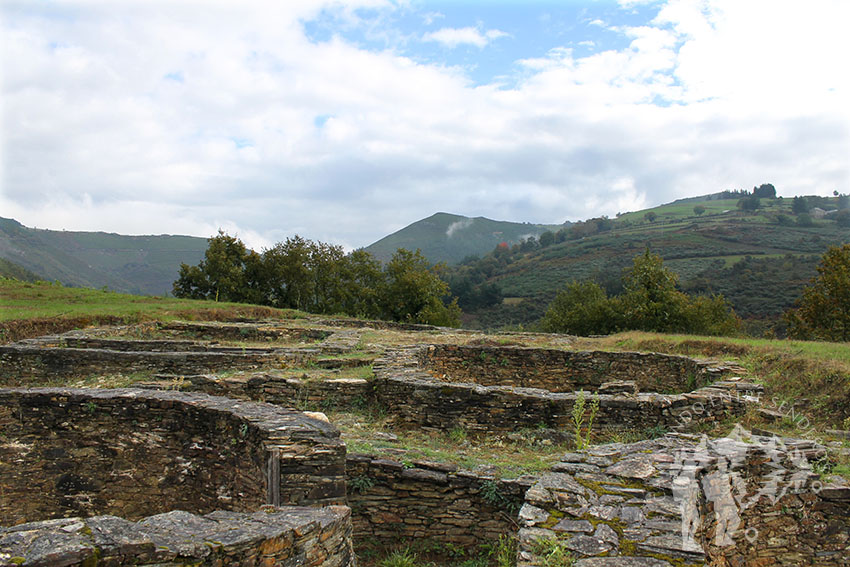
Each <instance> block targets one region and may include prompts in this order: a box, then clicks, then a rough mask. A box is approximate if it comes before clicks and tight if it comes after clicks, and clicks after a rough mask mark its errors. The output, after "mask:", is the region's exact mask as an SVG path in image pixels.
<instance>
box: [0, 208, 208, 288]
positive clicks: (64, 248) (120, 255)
mask: <svg viewBox="0 0 850 567" xmlns="http://www.w3.org/2000/svg"><path fill="white" fill-rule="evenodd" d="M206 249H207V240H206V239H205V238H197V237H193V236H169V235H162V236H122V235H119V234H110V233H104V232H69V231H56V230H39V229H33V228H27V227H25V226H23V225H22V224H21V223H19V222H18V221H16V220H13V219H6V218H0V259H3V260H6V261H7V262H8V263H11V264H12V265H14V266H17V267H19V268H21V269H23V270H24V271H25V272H30V273H32V274H35V275H37V276H38V277H39V278H41V279H45V280H50V281H54V280H58V281H60V282H62V283H63V284H65V285H70V286H78V287H94V288H101V287H108V288H109V289H112V290H115V291H121V292H125V293H133V294H141V295H164V294H166V293H169V292H170V291H171V284H172V282H174V280H176V279H177V273H178V270H179V269H180V264H181V263H182V262H185V263H187V264H197V263H198V262H199V261H200V260H201V259H202V258H203V256H204V252H205V251H206ZM9 269H12V268H9ZM4 273H5V270H4ZM9 275H11V276H13V277H17V276H14V274H11V273H10V274H9ZM18 279H22V278H18Z"/></svg>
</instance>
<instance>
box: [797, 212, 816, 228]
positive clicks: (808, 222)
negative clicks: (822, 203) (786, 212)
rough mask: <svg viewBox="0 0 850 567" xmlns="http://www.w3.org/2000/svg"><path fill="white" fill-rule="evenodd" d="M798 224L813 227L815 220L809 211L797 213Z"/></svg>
mask: <svg viewBox="0 0 850 567" xmlns="http://www.w3.org/2000/svg"><path fill="white" fill-rule="evenodd" d="M797 226H805V227H812V226H815V221H814V219H813V218H812V215H810V214H809V213H800V214H799V215H797Z"/></svg>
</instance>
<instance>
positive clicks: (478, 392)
mask: <svg viewBox="0 0 850 567" xmlns="http://www.w3.org/2000/svg"><path fill="white" fill-rule="evenodd" d="M432 348H435V347H434V346H433V345H432V346H430V347H427V346H426V347H408V348H402V349H397V350H394V351H391V352H388V353H386V354H385V356H384V357H382V358H381V359H378V360H376V361H375V363H374V364H373V372H374V374H375V380H374V395H375V398H376V400H377V401H378V403H380V404H382V405H383V406H384V407H386V408H387V410H388V412H389V413H391V414H392V415H393V416H394V419H395V421H396V423H397V424H398V425H400V426H408V427H418V428H423V429H433V430H441V431H450V430H452V429H454V428H456V427H463V428H466V429H469V430H472V431H489V432H498V433H508V432H512V431H516V430H517V429H521V428H524V427H532V426H535V425H538V424H541V423H543V424H545V425H546V426H547V427H551V428H563V427H569V426H570V423H571V416H572V409H573V406H574V405H575V403H576V400H577V398H578V396H579V394H578V393H577V392H572V391H571V392H552V391H549V390H545V389H541V388H525V387H519V386H517V385H500V386H485V385H481V384H477V383H474V382H453V381H450V380H449V377H448V376H446V377H435V376H434V374H433V372H429V371H428V370H427V369H426V368H424V367H423V357H425V358H427V356H431V355H427V356H426V354H424V353H429V352H432V350H431V349H432ZM433 352H436V351H433ZM519 352H522V353H525V355H526V356H531V355H534V357H535V358H534V360H535V361H536V362H535V363H537V364H542V362H541V361H543V360H545V356H546V355H547V354H548V353H549V352H550V351H545V350H540V349H520V350H519ZM552 352H558V353H561V351H552ZM561 354H562V353H561ZM561 354H558V357H561ZM621 354H622V355H623V356H624V357H625V358H626V359H627V360H637V359H634V358H633V357H632V354H633V353H606V355H610V356H611V357H612V359H615V358H616V357H617V356H619V355H621ZM679 358H682V357H676V360H677V364H678V362H679V361H678V359H679ZM558 360H560V358H558ZM529 364H531V362H529ZM706 372H707V371H706ZM594 376H596V375H595V374H594ZM665 376H666V374H665ZM594 379H596V378H594ZM665 379H666V380H668V381H670V380H672V378H669V377H667V378H665ZM500 380H507V378H505V377H503V378H500ZM599 380H600V381H599V384H598V388H599V391H601V392H605V391H606V388H607V387H608V386H610V389H607V391H613V392H615V393H598V400H599V406H600V409H599V414H598V416H597V418H596V421H595V427H597V428H599V429H635V430H643V429H644V428H645V427H646V425H647V424H653V425H658V426H660V427H663V428H665V429H667V430H673V429H677V428H680V427H682V426H687V425H690V424H691V423H693V422H702V423H704V422H710V421H715V420H718V419H725V418H727V417H728V416H730V415H738V414H741V413H743V412H744V410H745V407H746V404H747V403H748V402H751V401H756V399H757V396H755V395H753V394H758V393H759V392H760V389H761V386H758V385H755V384H750V383H745V382H742V381H740V379H738V380H736V381H735V380H731V379H730V381H728V382H720V383H715V384H712V385H709V386H704V387H702V388H699V389H696V390H694V391H692V392H686V393H683V394H657V393H646V392H638V393H635V390H636V383H635V381H633V380H629V381H621V382H628V383H629V384H631V385H630V386H629V387H623V386H622V383H621V386H620V387H617V386H616V385H614V384H612V383H611V382H610V381H608V380H607V379H605V380H602V378H601V377H600V378H599ZM659 380H660V378H659ZM678 380H680V381H683V380H685V378H684V377H682V376H679V377H678ZM583 395H584V397H585V400H586V401H587V400H589V398H590V396H591V394H590V393H589V392H586V393H585V394H583Z"/></svg>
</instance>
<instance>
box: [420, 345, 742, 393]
mask: <svg viewBox="0 0 850 567" xmlns="http://www.w3.org/2000/svg"><path fill="white" fill-rule="evenodd" d="M417 355H418V357H419V362H420V365H421V366H422V368H423V369H425V370H428V371H429V372H430V373H431V374H432V375H433V376H434V377H435V378H436V379H439V380H445V381H449V382H472V383H475V384H480V385H482V386H515V387H520V388H539V389H543V390H548V391H550V392H571V391H574V390H581V389H587V390H596V389H597V388H598V387H599V386H600V385H601V384H602V383H604V382H610V381H615V380H629V381H633V382H636V383H637V385H638V388H639V389H640V390H642V391H652V392H665V393H683V392H689V391H691V390H694V389H696V388H699V387H702V386H705V385H706V384H709V383H711V382H713V381H715V380H717V379H719V378H721V377H722V376H724V375H728V374H732V373H734V372H739V371H742V370H743V369H741V368H739V367H735V366H730V365H728V364H721V363H719V362H717V361H712V360H698V359H694V358H689V357H687V356H679V355H671V354H660V353H655V352H648V353H646V352H608V351H570V350H557V349H541V348H531V347H510V346H502V347H500V346H464V345H430V346H428V347H426V348H421V349H419V350H418V352H417Z"/></svg>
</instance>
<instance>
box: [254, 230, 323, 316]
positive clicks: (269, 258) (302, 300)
mask: <svg viewBox="0 0 850 567" xmlns="http://www.w3.org/2000/svg"><path fill="white" fill-rule="evenodd" d="M311 254H312V242H310V241H309V240H306V239H304V238H302V237H300V236H298V235H295V236H293V237H290V238H287V239H286V241H285V242H278V243H277V244H275V245H274V246H273V247H272V248H269V249H268V250H265V251H264V252H263V265H264V274H265V289H266V297H267V302H268V304H269V305H272V306H274V307H279V308H290V309H308V307H309V305H310V301H311V299H312V297H313V285H314V281H313V274H312V273H311V271H310V263H311V260H310V257H311Z"/></svg>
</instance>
